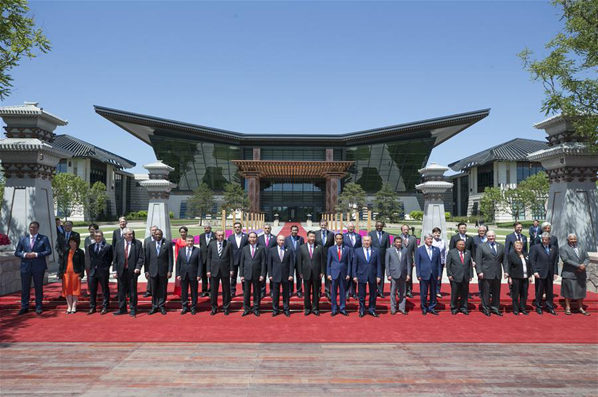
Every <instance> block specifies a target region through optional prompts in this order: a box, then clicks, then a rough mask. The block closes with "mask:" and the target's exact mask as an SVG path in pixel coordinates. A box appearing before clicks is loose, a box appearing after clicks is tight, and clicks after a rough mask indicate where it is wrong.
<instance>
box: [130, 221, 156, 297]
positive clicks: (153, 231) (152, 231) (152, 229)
mask: <svg viewBox="0 0 598 397" xmlns="http://www.w3.org/2000/svg"><path fill="white" fill-rule="evenodd" d="M156 230H158V226H156V225H152V227H150V236H149V237H146V238H145V240H143V246H144V247H147V245H148V244H149V243H150V242H151V241H154V238H155V236H156ZM133 236H135V234H134V233H133ZM133 238H135V237H133ZM150 296H152V283H150V280H149V278H148V279H147V283H146V286H145V294H144V295H143V297H144V298H148V297H150Z"/></svg>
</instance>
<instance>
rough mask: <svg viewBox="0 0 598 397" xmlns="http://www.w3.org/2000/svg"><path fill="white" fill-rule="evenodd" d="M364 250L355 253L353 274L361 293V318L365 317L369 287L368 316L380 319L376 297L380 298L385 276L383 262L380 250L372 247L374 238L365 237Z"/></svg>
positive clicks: (353, 256) (363, 241)
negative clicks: (379, 286) (380, 289)
mask: <svg viewBox="0 0 598 397" xmlns="http://www.w3.org/2000/svg"><path fill="white" fill-rule="evenodd" d="M361 244H362V248H357V249H356V250H355V251H353V255H352V258H353V259H352V261H351V262H352V263H351V273H352V275H353V281H355V282H356V283H358V285H359V288H358V293H359V317H363V316H365V289H366V286H369V290H370V299H369V302H368V307H367V310H368V314H369V315H371V316H374V317H378V313H376V297H377V296H378V283H380V279H381V278H382V276H383V273H382V260H381V259H380V257H381V255H382V254H381V252H380V249H379V248H373V247H372V236H369V235H368V236H364V237H363V238H362V239H361Z"/></svg>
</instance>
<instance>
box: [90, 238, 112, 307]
mask: <svg viewBox="0 0 598 397" xmlns="http://www.w3.org/2000/svg"><path fill="white" fill-rule="evenodd" d="M95 240H96V243H95V244H93V245H90V246H89V254H88V255H89V294H90V297H89V312H88V313H87V314H93V313H95V312H96V297H97V295H98V283H99V284H100V285H101V286H102V296H103V301H102V311H101V313H100V314H102V315H104V314H106V313H108V306H109V305H110V289H109V285H110V282H109V278H110V266H111V265H112V260H113V259H114V250H113V248H112V246H111V245H110V244H108V243H106V240H104V233H103V232H102V231H101V230H98V231H96V235H95Z"/></svg>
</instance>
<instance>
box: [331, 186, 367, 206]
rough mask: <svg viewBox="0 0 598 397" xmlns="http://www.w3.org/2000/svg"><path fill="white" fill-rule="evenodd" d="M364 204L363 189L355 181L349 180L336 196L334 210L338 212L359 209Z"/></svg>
mask: <svg viewBox="0 0 598 397" xmlns="http://www.w3.org/2000/svg"><path fill="white" fill-rule="evenodd" d="M364 205H365V190H363V188H362V187H361V185H358V184H357V183H354V182H351V183H347V184H346V185H345V188H344V189H343V192H342V193H341V195H340V196H339V198H338V205H337V206H336V210H337V211H338V212H349V213H352V212H353V211H355V210H357V211H361V209H362V208H363V206H364Z"/></svg>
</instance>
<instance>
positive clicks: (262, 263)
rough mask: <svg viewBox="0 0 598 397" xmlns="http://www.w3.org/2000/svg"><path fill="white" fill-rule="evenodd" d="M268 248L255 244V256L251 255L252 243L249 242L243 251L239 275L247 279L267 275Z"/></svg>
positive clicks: (255, 278)
mask: <svg viewBox="0 0 598 397" xmlns="http://www.w3.org/2000/svg"><path fill="white" fill-rule="evenodd" d="M266 251H267V250H266V249H265V248H264V247H260V246H259V245H257V244H256V245H255V252H254V256H253V258H252V257H251V245H250V244H247V245H246V246H245V247H243V251H242V252H241V263H240V265H239V276H240V277H244V278H245V281H251V280H257V279H259V278H260V277H266Z"/></svg>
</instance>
